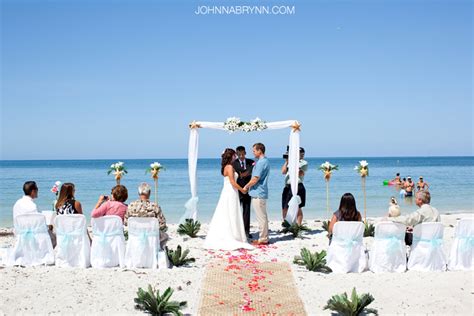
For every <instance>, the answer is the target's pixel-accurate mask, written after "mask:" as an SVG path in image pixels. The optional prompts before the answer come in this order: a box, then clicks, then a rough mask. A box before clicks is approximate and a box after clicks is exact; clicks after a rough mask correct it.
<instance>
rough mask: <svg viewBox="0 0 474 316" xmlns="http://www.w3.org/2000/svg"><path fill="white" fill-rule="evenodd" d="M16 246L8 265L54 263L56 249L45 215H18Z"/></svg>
mask: <svg viewBox="0 0 474 316" xmlns="http://www.w3.org/2000/svg"><path fill="white" fill-rule="evenodd" d="M14 226H15V238H16V241H15V246H14V248H13V250H12V251H10V252H9V258H8V259H7V265H9V266H13V265H21V266H35V265H42V264H54V250H53V245H52V243H51V237H50V236H49V233H48V227H47V226H46V221H45V218H44V215H42V214H24V215H18V216H16V217H15V220H14Z"/></svg>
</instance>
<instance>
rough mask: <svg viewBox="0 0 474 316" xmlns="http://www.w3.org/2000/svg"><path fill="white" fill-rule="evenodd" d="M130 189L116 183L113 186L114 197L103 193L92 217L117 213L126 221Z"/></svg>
mask: <svg viewBox="0 0 474 316" xmlns="http://www.w3.org/2000/svg"><path fill="white" fill-rule="evenodd" d="M127 199H128V190H127V188H126V187H125V186H123V185H120V184H119V185H116V186H114V187H113V188H112V199H109V197H108V196H106V195H101V196H100V197H99V200H98V201H97V204H96V205H95V208H94V210H93V211H92V214H91V217H102V216H105V215H117V216H119V217H120V218H121V219H122V221H124V218H125V213H126V212H127V204H125V201H126V200H127Z"/></svg>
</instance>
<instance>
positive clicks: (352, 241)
mask: <svg viewBox="0 0 474 316" xmlns="http://www.w3.org/2000/svg"><path fill="white" fill-rule="evenodd" d="M333 240H334V241H337V242H340V243H342V244H343V245H344V248H346V251H347V253H348V254H350V253H351V252H352V249H353V248H354V247H355V246H357V245H358V244H359V243H361V242H362V240H363V239H362V237H358V238H341V237H336V236H333Z"/></svg>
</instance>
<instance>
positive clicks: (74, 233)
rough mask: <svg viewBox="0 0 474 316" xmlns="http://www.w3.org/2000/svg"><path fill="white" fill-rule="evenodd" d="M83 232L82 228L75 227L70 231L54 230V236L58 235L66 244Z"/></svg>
mask: <svg viewBox="0 0 474 316" xmlns="http://www.w3.org/2000/svg"><path fill="white" fill-rule="evenodd" d="M83 234H84V230H82V229H77V230H74V231H72V232H67V233H66V232H63V231H62V230H56V236H60V237H62V238H61V241H62V242H63V243H64V244H65V245H66V246H67V245H69V243H70V242H71V240H72V238H73V237H78V236H82V235H83Z"/></svg>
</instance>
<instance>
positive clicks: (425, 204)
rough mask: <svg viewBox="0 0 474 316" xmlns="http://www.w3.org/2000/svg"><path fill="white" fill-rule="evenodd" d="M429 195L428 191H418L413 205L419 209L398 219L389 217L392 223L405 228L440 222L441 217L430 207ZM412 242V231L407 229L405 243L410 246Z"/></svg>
mask: <svg viewBox="0 0 474 316" xmlns="http://www.w3.org/2000/svg"><path fill="white" fill-rule="evenodd" d="M430 202H431V194H430V192H428V191H419V192H418V193H417V194H416V199H415V203H416V205H417V206H418V207H419V209H417V210H416V211H415V212H413V213H411V214H408V215H405V216H398V217H389V218H388V219H389V220H391V221H392V222H396V223H402V224H405V225H406V226H411V227H413V226H416V225H418V224H421V223H426V222H440V221H441V217H440V216H439V212H438V210H437V209H435V208H434V207H432V206H431V205H430ZM412 240H413V233H412V229H411V228H409V229H408V231H407V234H406V236H405V243H406V244H407V245H408V246H410V245H411V243H412Z"/></svg>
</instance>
